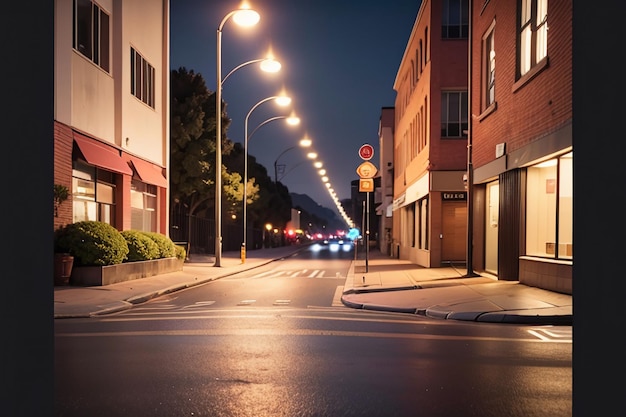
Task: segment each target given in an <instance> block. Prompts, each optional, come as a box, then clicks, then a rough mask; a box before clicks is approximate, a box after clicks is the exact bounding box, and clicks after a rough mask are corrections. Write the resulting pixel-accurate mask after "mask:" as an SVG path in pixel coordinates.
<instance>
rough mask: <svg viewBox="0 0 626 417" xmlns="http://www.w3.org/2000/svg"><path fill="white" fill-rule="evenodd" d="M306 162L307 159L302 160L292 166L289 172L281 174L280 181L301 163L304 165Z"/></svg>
mask: <svg viewBox="0 0 626 417" xmlns="http://www.w3.org/2000/svg"><path fill="white" fill-rule="evenodd" d="M305 162H307V161H300V162H298V163H297V164H295V165H294V166H292V167H291V168H290V169H289V170H288V171H287V172H285V173H283V175H281V177H280V178H279V179H278V181H280V180H282V179H283V178H285V177H286V176H287V174H289V173H290V172H291V171H293V170H294V169H296V168H298V167H299V166H300V165H302V164H303V163H305ZM278 181H276V182H278Z"/></svg>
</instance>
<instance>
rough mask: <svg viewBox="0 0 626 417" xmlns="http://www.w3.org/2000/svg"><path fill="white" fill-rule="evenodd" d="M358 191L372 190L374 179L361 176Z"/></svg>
mask: <svg viewBox="0 0 626 417" xmlns="http://www.w3.org/2000/svg"><path fill="white" fill-rule="evenodd" d="M359 191H360V192H362V193H371V192H373V191H374V180H373V179H371V178H361V179H360V180H359Z"/></svg>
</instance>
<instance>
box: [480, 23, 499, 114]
mask: <svg viewBox="0 0 626 417" xmlns="http://www.w3.org/2000/svg"><path fill="white" fill-rule="evenodd" d="M494 31H495V22H494V23H493V24H492V25H491V27H490V28H489V30H488V31H487V33H486V34H485V36H483V48H482V60H483V65H482V67H483V71H484V72H483V86H484V87H483V108H482V110H485V109H487V108H489V106H491V105H492V104H494V103H495V101H496V51H495V46H494Z"/></svg>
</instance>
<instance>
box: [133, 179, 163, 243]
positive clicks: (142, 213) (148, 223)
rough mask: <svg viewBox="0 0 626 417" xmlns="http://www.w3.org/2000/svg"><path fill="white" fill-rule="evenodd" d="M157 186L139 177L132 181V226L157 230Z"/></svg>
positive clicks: (135, 228) (152, 230) (150, 230)
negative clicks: (142, 180)
mask: <svg viewBox="0 0 626 417" xmlns="http://www.w3.org/2000/svg"><path fill="white" fill-rule="evenodd" d="M156 193H157V187H156V186H155V185H151V184H146V183H144V182H141V181H139V180H137V179H133V180H132V182H131V190H130V206H131V228H132V229H133V230H142V231H145V232H156V221H157V218H156V207H157V198H156Z"/></svg>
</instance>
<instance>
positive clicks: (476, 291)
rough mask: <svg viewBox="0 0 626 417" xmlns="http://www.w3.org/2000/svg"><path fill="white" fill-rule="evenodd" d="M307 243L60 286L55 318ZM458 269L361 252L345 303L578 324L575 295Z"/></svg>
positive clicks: (445, 315)
mask: <svg viewBox="0 0 626 417" xmlns="http://www.w3.org/2000/svg"><path fill="white" fill-rule="evenodd" d="M306 248H307V245H303V246H286V247H281V248H271V249H259V250H254V251H250V252H249V253H248V254H247V255H248V256H247V258H246V262H245V263H244V264H242V263H241V258H240V254H239V252H225V253H223V254H222V258H221V266H220V267H215V266H213V265H214V262H215V258H214V257H213V256H200V255H192V256H191V259H190V261H189V262H186V263H185V264H184V266H183V270H182V271H179V272H172V273H168V274H162V275H157V276H154V277H149V278H142V279H137V280H132V281H126V282H121V283H116V284H112V285H107V286H99V287H76V286H59V287H54V317H55V318H76V317H91V316H98V315H103V314H110V313H114V312H117V311H122V310H125V309H128V308H131V307H132V306H133V305H134V304H140V303H143V302H146V301H148V300H150V299H151V298H154V297H157V296H160V295H163V294H167V293H171V292H175V291H178V290H181V289H184V288H189V287H192V286H195V285H199V284H202V283H206V282H209V281H212V280H215V279H219V278H222V277H225V276H229V275H232V274H235V273H237V272H241V271H244V270H249V269H252V268H256V267H259V266H261V265H265V264H267V263H269V262H272V261H273V260H275V259H280V258H284V257H287V256H290V255H292V254H295V253H297V252H298V251H299V250H305V249H306ZM466 272H467V271H466V270H464V269H462V268H460V269H459V268H455V267H444V268H423V267H419V266H417V265H414V264H411V263H410V262H408V261H404V260H398V259H391V258H389V257H387V256H386V255H383V254H381V253H380V251H378V250H377V249H372V250H370V251H368V253H367V260H366V259H365V253H364V252H360V253H357V259H356V260H354V261H353V262H352V264H351V266H350V270H349V271H348V274H347V278H346V281H345V284H344V287H343V295H342V302H343V303H344V305H346V306H348V307H351V308H357V309H366V310H378V311H392V312H402V313H410V314H419V315H423V316H427V317H432V318H440V319H452V320H467V321H478V322H493V323H518V324H552V325H571V324H572V296H570V295H566V294H559V293H555V292H552V291H547V290H542V289H539V288H534V287H529V286H526V285H523V284H519V283H518V282H517V281H498V280H496V279H495V278H493V277H489V276H478V277H469V278H464V275H465V274H466Z"/></svg>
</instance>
